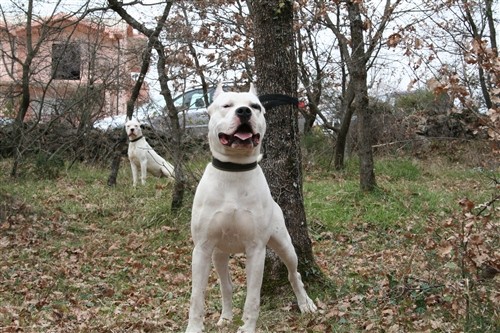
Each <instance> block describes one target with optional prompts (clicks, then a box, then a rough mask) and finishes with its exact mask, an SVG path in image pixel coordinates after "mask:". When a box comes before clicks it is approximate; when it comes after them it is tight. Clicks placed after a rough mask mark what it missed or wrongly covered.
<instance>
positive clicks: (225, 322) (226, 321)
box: [217, 315, 233, 327]
mask: <svg viewBox="0 0 500 333" xmlns="http://www.w3.org/2000/svg"><path fill="white" fill-rule="evenodd" d="M232 321H233V318H232V316H230V317H229V316H222V315H221V316H220V318H219V321H218V322H217V326H218V327H223V326H226V325H229V324H231V322H232Z"/></svg>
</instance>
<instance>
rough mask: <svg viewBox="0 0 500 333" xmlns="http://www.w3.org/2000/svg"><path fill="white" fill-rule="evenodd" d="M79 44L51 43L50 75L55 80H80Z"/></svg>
mask: <svg viewBox="0 0 500 333" xmlns="http://www.w3.org/2000/svg"><path fill="white" fill-rule="evenodd" d="M80 68H81V55H80V45H79V44H77V43H71V44H53V45H52V75H53V77H54V79H56V80H80Z"/></svg>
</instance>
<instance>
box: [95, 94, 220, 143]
mask: <svg viewBox="0 0 500 333" xmlns="http://www.w3.org/2000/svg"><path fill="white" fill-rule="evenodd" d="M214 91H215V87H211V88H209V89H208V95H209V98H208V102H209V104H210V103H211V102H212V98H213V93H214ZM174 105H175V107H176V108H177V110H178V112H179V113H178V117H179V120H180V125H181V127H183V128H184V129H185V130H186V132H187V133H188V134H190V135H195V136H198V135H205V134H206V133H207V126H208V120H209V118H208V113H207V105H205V99H204V95H203V89H202V88H194V89H190V90H188V91H186V92H185V93H183V94H180V95H179V96H177V97H176V98H175V99H174ZM134 118H136V119H137V120H138V121H140V122H141V123H142V124H144V125H145V126H149V127H151V128H152V129H154V130H158V131H167V132H168V131H169V130H170V129H171V128H172V127H171V125H170V121H169V118H168V114H167V112H166V110H164V111H163V112H162V111H159V110H153V111H151V110H148V109H139V110H138V111H137V112H136V114H134ZM126 121H127V120H126V116H125V115H116V116H110V117H106V118H103V119H100V120H97V121H96V122H94V127H95V128H97V129H100V130H103V131H107V130H112V129H115V128H123V127H124V126H125V123H126Z"/></svg>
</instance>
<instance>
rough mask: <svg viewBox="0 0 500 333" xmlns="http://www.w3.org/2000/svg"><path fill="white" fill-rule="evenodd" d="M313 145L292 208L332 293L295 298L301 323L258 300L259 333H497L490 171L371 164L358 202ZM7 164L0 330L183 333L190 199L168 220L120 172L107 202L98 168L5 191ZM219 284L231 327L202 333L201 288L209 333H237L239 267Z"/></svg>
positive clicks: (146, 192)
mask: <svg viewBox="0 0 500 333" xmlns="http://www.w3.org/2000/svg"><path fill="white" fill-rule="evenodd" d="M320 139H321V138H315V139H314V140H316V141H314V140H313V139H311V142H309V143H307V145H308V146H307V147H306V148H304V149H308V152H306V153H307V154H309V156H310V157H311V159H310V160H309V161H310V164H309V165H308V166H306V169H307V171H306V173H305V181H304V199H305V202H304V204H305V207H306V214H307V221H308V225H309V229H310V236H311V238H312V240H313V243H314V247H313V249H314V253H315V258H316V260H317V263H318V266H319V267H320V268H321V269H322V270H323V272H324V274H325V275H326V276H327V277H328V278H329V279H330V280H331V285H329V286H323V287H321V286H314V287H313V286H307V288H308V289H309V293H310V295H314V298H315V300H316V302H317V304H318V307H319V313H318V314H308V315H300V313H299V311H298V307H297V304H296V302H295V300H294V298H293V297H292V294H291V293H290V292H289V291H288V294H287V292H285V293H284V294H283V295H279V297H276V296H277V295H263V306H262V309H261V315H260V318H259V322H258V328H259V331H260V332H359V331H377V332H381V331H394V332H422V331H432V332H446V331H467V332H494V331H495V330H496V329H498V323H499V320H500V317H499V313H498V310H497V309H498V305H499V304H498V292H497V290H498V289H499V287H500V286H499V280H498V279H499V276H498V274H497V275H495V274H493V275H494V276H493V277H488V276H486V273H487V268H490V269H491V268H495V267H497V266H495V265H497V263H498V262H497V261H495V260H497V259H495V258H496V257H495V256H494V255H493V254H492V253H494V251H497V249H498V244H499V243H500V239H499V236H498V235H499V234H500V233H499V231H500V230H499V228H500V226H499V222H498V221H499V219H498V215H499V210H498V204H497V203H495V204H492V205H490V206H489V207H487V208H485V209H484V210H481V209H483V206H481V205H480V204H481V203H484V202H490V201H491V200H492V198H493V197H495V196H498V188H496V187H495V185H494V180H495V179H496V180H498V178H499V170H484V169H481V168H475V167H471V166H469V165H464V164H457V163H456V161H453V163H451V162H449V161H446V159H435V160H433V159H430V158H429V159H427V160H425V161H422V160H416V159H413V158H397V159H396V158H377V160H376V177H377V182H378V189H377V190H376V191H373V192H371V193H363V192H361V191H359V179H358V176H357V174H358V168H359V163H358V161H357V159H356V158H352V159H349V160H348V161H347V164H346V168H345V170H343V171H341V172H332V171H331V170H330V166H331V165H330V162H329V161H328V155H327V154H328V151H329V150H328V147H324V145H325V144H324V143H321V142H320V141H318V140H320ZM318 145H319V146H321V149H322V150H320V152H319V153H318V151H315V150H314V147H315V146H318ZM315 156H320V161H319V162H318V161H317V160H315ZM10 163H11V161H10V160H3V161H0V171H1V175H0V193H1V194H0V199H1V202H0V218H1V220H0V221H1V222H0V257H1V258H0V259H1V261H0V326H1V327H5V328H6V329H7V330H10V331H16V330H17V331H24V332H68V331H71V332H82V333H83V332H114V331H116V332H118V331H119V332H125V331H126V332H140V331H147V332H182V331H183V329H184V328H185V325H186V321H187V313H188V306H189V297H190V274H191V273H190V265H191V262H190V261H191V251H192V243H191V240H190V231H189V220H190V202H191V200H192V194H193V193H192V191H191V189H189V190H187V191H186V203H185V206H184V207H183V208H182V209H181V210H180V211H179V212H177V213H175V214H174V213H172V212H171V211H170V200H171V190H172V184H171V183H169V182H168V181H166V180H165V179H155V178H152V177H150V178H148V181H147V185H146V186H138V187H137V188H136V189H134V188H132V186H131V179H130V170H129V168H128V165H125V164H124V165H123V166H122V169H121V170H120V173H119V175H118V184H117V186H116V187H114V188H110V187H108V186H107V185H106V180H107V176H108V170H105V169H101V168H98V167H93V166H88V165H84V164H74V165H73V166H72V167H71V168H70V169H63V170H59V173H58V174H57V175H56V174H54V175H53V176H54V178H51V179H46V178H43V177H42V178H38V177H31V176H30V173H29V172H26V173H25V174H24V176H22V177H19V178H16V179H11V178H10V177H9V176H8V174H9V172H8V171H9V168H10V166H11V165H10ZM204 163H206V162H203V163H202V162H201V161H196V162H194V163H193V165H192V166H191V170H192V171H193V172H195V173H199V172H200V169H202V164H204ZM30 172H31V171H30ZM464 198H467V199H468V200H469V201H470V202H471V203H472V204H468V202H467V201H464ZM467 207H468V208H467ZM464 232H465V235H466V236H467V237H465V238H464V237H463V236H464ZM463 239H468V240H469V243H468V244H465V243H463ZM465 245H467V246H465ZM472 245H473V246H472ZM492 249H493V250H492ZM495 249H496V250H495ZM475 251H477V252H475ZM481 260H482V261H481ZM464 265H465V266H464ZM231 271H232V277H233V281H234V292H235V295H234V304H235V309H234V311H235V322H234V323H233V324H231V325H229V326H228V327H226V328H217V327H215V323H216V321H217V319H218V315H219V312H220V309H221V305H220V293H219V288H218V287H217V278H216V275H215V273H213V272H212V274H211V275H210V278H209V287H208V290H207V300H206V304H207V317H206V331H208V332H234V331H236V330H237V326H238V323H241V315H242V310H241V308H242V306H243V303H244V297H245V294H246V293H245V275H244V258H242V257H240V256H234V257H233V258H232V259H231ZM332 286H335V288H333V287H332Z"/></svg>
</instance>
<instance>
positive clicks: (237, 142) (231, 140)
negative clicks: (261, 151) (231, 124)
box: [219, 124, 260, 148]
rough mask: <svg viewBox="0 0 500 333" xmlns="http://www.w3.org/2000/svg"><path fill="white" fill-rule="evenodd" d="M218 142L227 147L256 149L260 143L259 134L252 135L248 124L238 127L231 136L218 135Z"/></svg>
mask: <svg viewBox="0 0 500 333" xmlns="http://www.w3.org/2000/svg"><path fill="white" fill-rule="evenodd" d="M219 141H220V143H221V144H223V145H224V146H229V147H233V148H236V147H248V146H252V147H256V146H257V145H258V144H259V143H260V134H259V133H256V134H254V133H253V131H252V127H251V126H250V125H249V124H242V125H240V126H239V127H238V128H237V129H236V131H235V132H234V133H233V134H226V133H219Z"/></svg>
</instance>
